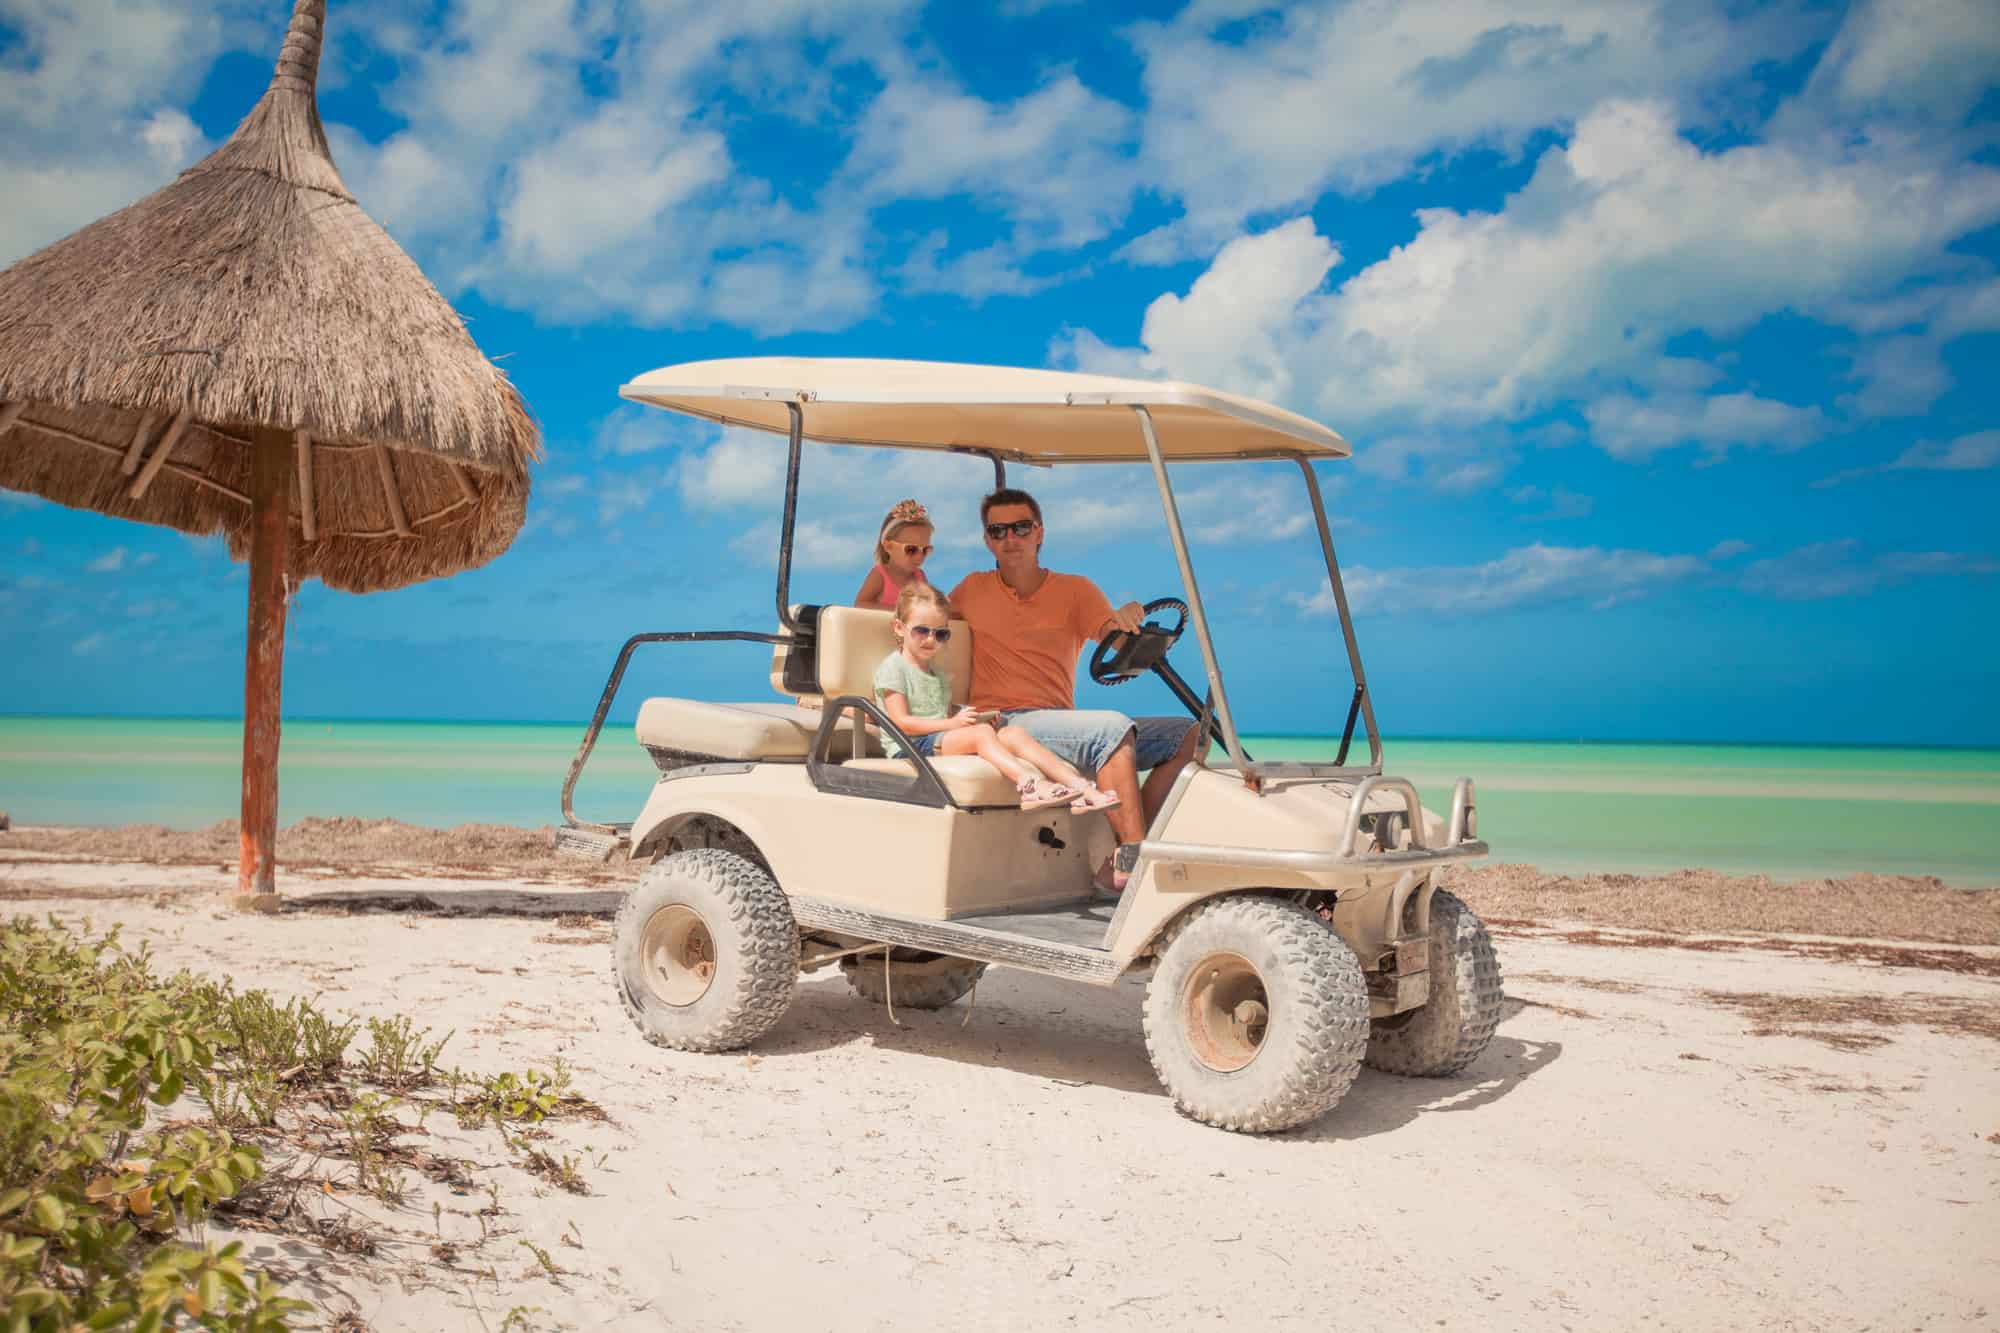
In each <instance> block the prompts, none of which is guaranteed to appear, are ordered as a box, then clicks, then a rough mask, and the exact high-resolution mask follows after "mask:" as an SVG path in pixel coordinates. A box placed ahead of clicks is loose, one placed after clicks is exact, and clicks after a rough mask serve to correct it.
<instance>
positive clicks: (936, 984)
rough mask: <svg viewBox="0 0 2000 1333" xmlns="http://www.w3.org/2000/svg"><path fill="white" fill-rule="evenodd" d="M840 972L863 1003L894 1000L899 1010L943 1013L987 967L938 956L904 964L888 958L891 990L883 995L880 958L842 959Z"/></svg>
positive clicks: (964, 993) (891, 957)
mask: <svg viewBox="0 0 2000 1333" xmlns="http://www.w3.org/2000/svg"><path fill="white" fill-rule="evenodd" d="M896 952H897V953H902V952H905V951H904V950H900V949H899V950H897V951H896ZM840 970H841V972H842V973H844V974H845V975H846V977H847V984H848V985H850V986H852V987H853V988H854V993H855V994H856V995H859V996H860V997H861V998H862V999H864V1000H869V1001H872V1002H873V1003H875V1004H881V1003H882V1002H883V1001H884V1000H885V999H888V1000H893V1001H894V1002H895V1005H896V1007H897V1008H898V1009H942V1008H944V1007H945V1006H946V1005H949V1004H954V1003H956V1002H957V1001H959V1000H962V999H964V998H965V996H966V995H967V994H968V993H969V992H970V991H971V990H972V988H973V987H974V986H975V985H977V984H978V982H979V978H980V977H981V976H983V975H984V974H985V972H986V964H984V963H969V962H967V961H965V960H964V959H962V958H945V957H941V956H933V957H931V958H929V959H928V960H926V961H923V962H905V961H903V960H902V959H899V958H897V957H896V956H895V955H894V954H891V955H890V961H889V973H890V975H889V985H890V986H891V987H892V988H893V989H891V990H889V991H888V992H887V993H886V994H885V993H884V991H883V988H882V955H881V954H879V953H877V954H860V955H858V956H856V957H853V958H843V959H841V960H840Z"/></svg>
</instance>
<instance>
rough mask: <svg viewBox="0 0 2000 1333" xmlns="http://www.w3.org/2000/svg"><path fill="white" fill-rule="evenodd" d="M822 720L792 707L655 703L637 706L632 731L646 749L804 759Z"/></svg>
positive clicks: (811, 710)
mask: <svg viewBox="0 0 2000 1333" xmlns="http://www.w3.org/2000/svg"><path fill="white" fill-rule="evenodd" d="M824 716H825V715H824V714H822V713H821V712H820V711H819V710H818V709H814V708H800V707H799V706H798V705H797V704H767V703H748V704H715V703H709V702H707V701H705V700H702V699H670V698H659V699H648V700H646V702H645V703H644V704H642V705H640V707H639V720H638V721H637V722H635V723H634V724H633V727H632V730H633V732H634V734H636V735H637V736H638V738H639V744H641V745H644V746H646V747H647V748H649V749H661V750H679V751H681V752H683V753H686V754H700V755H713V756H714V757H715V758H717V759H803V758H805V757H806V754H807V752H808V751H810V750H811V749H812V742H813V735H814V734H815V733H816V732H818V730H819V724H820V721H821V719H822V718H823V717H824ZM843 730H844V729H843Z"/></svg>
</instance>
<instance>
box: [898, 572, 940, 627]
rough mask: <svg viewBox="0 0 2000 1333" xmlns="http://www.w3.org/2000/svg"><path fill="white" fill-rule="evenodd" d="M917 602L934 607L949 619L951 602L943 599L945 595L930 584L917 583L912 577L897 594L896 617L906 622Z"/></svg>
mask: <svg viewBox="0 0 2000 1333" xmlns="http://www.w3.org/2000/svg"><path fill="white" fill-rule="evenodd" d="M919 602H921V603H923V604H924V605H925V606H934V607H936V608H937V609H938V613H939V614H940V615H942V616H943V617H944V618H945V619H946V620H950V619H951V603H950V602H949V601H946V600H945V595H944V594H943V593H941V592H939V591H938V590H937V589H936V588H933V587H932V586H931V585H930V584H928V583H918V582H917V581H916V580H914V579H912V580H911V581H910V582H908V583H906V584H904V585H903V591H902V592H901V593H899V594H897V597H896V619H897V620H899V621H902V622H903V623H904V624H908V623H909V620H910V612H911V611H912V610H914V609H915V608H916V606H917V604H918V603H919Z"/></svg>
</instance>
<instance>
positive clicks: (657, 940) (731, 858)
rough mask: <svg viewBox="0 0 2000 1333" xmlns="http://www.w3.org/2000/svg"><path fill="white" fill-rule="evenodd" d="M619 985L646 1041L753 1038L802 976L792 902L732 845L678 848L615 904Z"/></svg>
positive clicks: (738, 1041)
mask: <svg viewBox="0 0 2000 1333" xmlns="http://www.w3.org/2000/svg"><path fill="white" fill-rule="evenodd" d="M611 948H612V957H613V959H614V960H615V965H616V967H617V971H618V993H619V995H620V996H621V997H622V998H623V1000H624V1002H625V1011H626V1012H627V1013H629V1014H630V1015H631V1016H632V1021H633V1022H635V1023H637V1024H638V1025H639V1030H640V1031H641V1032H642V1033H644V1034H645V1036H646V1039H647V1040H648V1041H651V1042H654V1043H656V1044H657V1045H661V1046H671V1047H673V1048H675V1049H676V1050H683V1051H726V1050H731V1049H733V1048H735V1047H738V1046H747V1045H749V1044H750V1043H751V1042H753V1041H755V1040H756V1039H757V1038H758V1037H761V1036H762V1035H764V1033H765V1032H767V1031H769V1030H770V1028H771V1026H772V1024H774V1023H776V1022H777V1021H778V1019H779V1018H781V1017H783V1016H784V1012H785V1009H786V1008H787V1006H789V1005H790V1004H791V1002H792V991H793V988H794V987H795V986H796V985H797V984H798V975H799V936H798V927H797V926H796V925H795V924H794V923H793V921H792V909H791V904H790V903H789V902H787V901H786V899H785V895H784V892H783V891H782V890H780V889H779V888H778V886H777V884H776V883H774V882H773V881H772V879H771V877H770V876H769V875H767V874H765V873H764V872H763V871H762V870H759V869H758V868H757V867H756V866H755V865H752V864H751V863H750V862H749V861H747V860H745V859H744V858H742V857H740V856H737V855H735V854H734V853H731V852H723V851H717V850H714V849H712V848H703V849H700V850H697V851H687V852H675V853H674V854H672V855H671V856H666V857H663V858H661V859H660V860H659V861H656V862H654V864H653V865H652V866H650V867H648V868H647V870H646V872H645V874H643V875H642V876H640V878H639V883H638V886H637V887H636V888H634V889H633V890H632V892H631V893H630V894H629V895H627V897H626V899H625V902H624V904H623V905H622V906H620V908H619V909H618V921H617V924H616V926H615V927H614V931H613V935H612V944H611Z"/></svg>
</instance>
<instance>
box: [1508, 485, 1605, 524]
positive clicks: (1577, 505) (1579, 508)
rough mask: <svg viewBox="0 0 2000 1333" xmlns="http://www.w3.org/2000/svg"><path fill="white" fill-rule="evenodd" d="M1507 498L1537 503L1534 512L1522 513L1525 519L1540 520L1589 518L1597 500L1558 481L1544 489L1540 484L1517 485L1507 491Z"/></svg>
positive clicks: (1529, 503)
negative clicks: (1549, 487) (1548, 488)
mask: <svg viewBox="0 0 2000 1333" xmlns="http://www.w3.org/2000/svg"><path fill="white" fill-rule="evenodd" d="M1506 495H1507V498H1508V499H1509V500H1512V501H1513V502H1514V503H1515V504H1517V505H1536V506H1538V507H1537V509H1536V510H1535V511H1534V512H1533V513H1527V514H1522V515H1521V518H1522V519H1523V520H1524V521H1529V522H1539V521H1542V520H1546V519H1563V518H1588V517H1589V516H1590V511H1591V510H1592V509H1594V508H1596V505H1597V502H1596V501H1595V500H1593V499H1592V498H1591V497H1590V496H1588V495H1582V494H1579V493H1577V492H1576V491H1573V490H1571V489H1570V488H1569V487H1567V486H1564V485H1562V484H1561V483H1557V484H1556V485H1555V486H1554V487H1553V488H1551V489H1550V490H1548V491H1544V490H1543V489H1542V488H1541V487H1539V486H1517V487H1515V488H1513V489H1512V490H1510V491H1508V492H1506Z"/></svg>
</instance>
